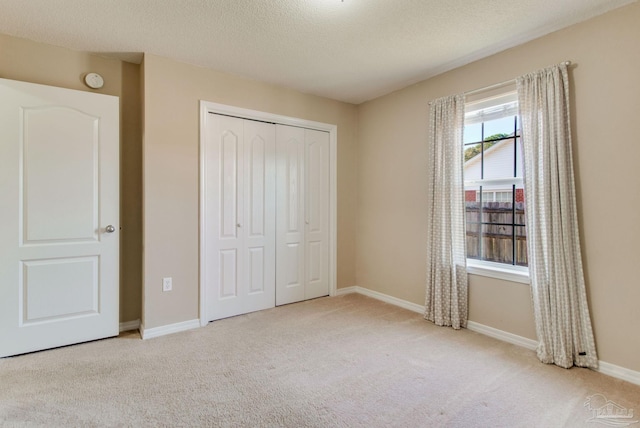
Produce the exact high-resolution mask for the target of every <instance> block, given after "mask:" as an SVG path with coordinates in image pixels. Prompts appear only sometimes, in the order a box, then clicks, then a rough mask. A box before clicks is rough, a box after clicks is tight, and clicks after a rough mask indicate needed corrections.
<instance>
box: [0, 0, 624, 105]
mask: <svg viewBox="0 0 640 428" xmlns="http://www.w3.org/2000/svg"><path fill="white" fill-rule="evenodd" d="M634 1H636V0H446V1H445V0H344V1H341V0H0V33H4V34H8V35H12V36H18V37H23V38H27V39H31V40H35V41H39V42H45V43H49V44H53V45H57V46H64V47H68V48H71V49H76V50H82V51H89V52H95V53H100V54H110V55H113V54H115V55H116V56H118V57H119V58H122V59H125V60H129V61H134V62H135V61H136V60H137V61H139V60H140V58H141V57H142V56H141V55H140V54H141V53H143V52H146V53H151V54H154V55H160V56H164V57H169V58H173V59H176V60H179V61H183V62H187V63H191V64H196V65H200V66H204V67H209V68H213V69H216V70H219V71H224V72H228V73H233V74H236V75H240V76H245V77H249V78H252V79H256V80H261V81H265V82H270V83H274V84H277V85H281V86H285V87H289V88H293V89H297V90H299V91H302V92H306V93H311V94H316V95H321V96H325V97H328V98H333V99H337V100H341V101H347V102H351V103H356V104H357V103H360V102H363V101H366V100H369V99H372V98H375V97H377V96H380V95H383V94H386V93H388V92H391V91H393V90H396V89H399V88H402V87H404V86H407V85H409V84H412V83H415V82H417V81H420V80H423V79H425V78H428V77H430V76H434V75H436V74H438V73H441V72H443V71H446V70H449V69H452V68H455V67H457V66H460V65H462V64H466V63H468V62H471V61H473V60H476V59H479V58H482V57H484V56H487V55H490V54H493V53H495V52H499V51H501V50H503V49H506V48H509V47H511V46H515V45H518V44H520V43H523V42H525V41H528V40H531V39H533V38H536V37H539V36H541V35H544V34H547V33H549V32H551V31H555V30H557V29H560V28H563V27H566V26H568V25H571V24H574V23H577V22H580V21H583V20H585V19H588V18H590V17H593V16H596V15H599V14H601V13H604V12H606V11H608V10H611V9H614V8H616V7H619V6H622V5H624V4H628V3H632V2H634ZM568 59H570V58H568Z"/></svg>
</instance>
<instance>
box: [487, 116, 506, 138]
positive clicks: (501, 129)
mask: <svg viewBox="0 0 640 428" xmlns="http://www.w3.org/2000/svg"><path fill="white" fill-rule="evenodd" d="M513 121H514V119H513V116H510V117H504V118H502V119H496V120H490V121H488V122H484V136H483V140H485V141H487V140H489V139H491V137H493V136H495V135H503V136H509V135H513V126H514V122H513Z"/></svg>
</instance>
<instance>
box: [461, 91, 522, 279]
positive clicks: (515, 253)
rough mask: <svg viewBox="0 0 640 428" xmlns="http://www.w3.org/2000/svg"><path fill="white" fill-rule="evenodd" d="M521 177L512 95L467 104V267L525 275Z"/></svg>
mask: <svg viewBox="0 0 640 428" xmlns="http://www.w3.org/2000/svg"><path fill="white" fill-rule="evenodd" d="M522 175H523V172H522V154H521V148H520V122H519V118H518V101H517V95H516V93H515V92H510V93H507V94H503V95H500V96H497V97H491V98H485V99H482V100H479V101H476V102H467V104H466V105H465V123H464V182H465V208H466V211H465V216H466V225H467V236H466V240H467V259H468V260H469V264H470V266H474V265H476V266H484V267H487V266H489V267H491V266H493V267H497V268H498V269H505V268H506V269H507V270H510V269H511V270H515V271H518V272H520V274H522V273H523V272H526V269H525V270H523V267H526V266H527V235H526V229H525V194H524V185H523V180H522ZM518 267H521V268H519V269H518Z"/></svg>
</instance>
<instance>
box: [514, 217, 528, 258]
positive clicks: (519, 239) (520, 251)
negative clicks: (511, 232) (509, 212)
mask: <svg viewBox="0 0 640 428" xmlns="http://www.w3.org/2000/svg"><path fill="white" fill-rule="evenodd" d="M515 228H516V263H515V264H516V265H518V266H527V265H528V261H527V230H526V228H525V227H524V226H515Z"/></svg>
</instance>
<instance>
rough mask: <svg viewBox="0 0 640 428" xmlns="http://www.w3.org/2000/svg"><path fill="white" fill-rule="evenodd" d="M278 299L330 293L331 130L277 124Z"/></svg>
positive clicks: (278, 301)
mask: <svg viewBox="0 0 640 428" xmlns="http://www.w3.org/2000/svg"><path fill="white" fill-rule="evenodd" d="M276 146H277V148H276V152H277V158H278V164H277V173H276V182H277V185H276V188H277V190H276V194H277V198H276V200H277V213H278V214H277V230H276V249H277V250H276V254H277V268H276V304H277V305H284V304H287V303H293V302H299V301H301V300H306V299H312V298H315V297H320V296H327V295H329V133H327V132H323V131H315V130H310V129H303V128H298V127H293V126H286V125H277V127H276Z"/></svg>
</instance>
